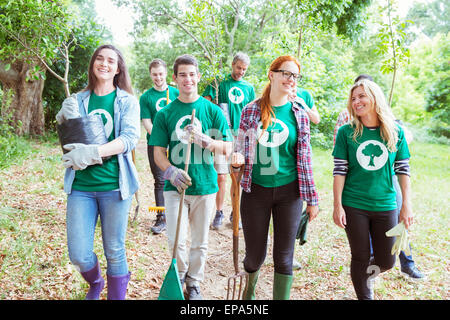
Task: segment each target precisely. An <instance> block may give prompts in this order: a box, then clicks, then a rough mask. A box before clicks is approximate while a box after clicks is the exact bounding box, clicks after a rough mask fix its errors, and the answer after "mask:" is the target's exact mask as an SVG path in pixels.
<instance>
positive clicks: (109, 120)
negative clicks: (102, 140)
mask: <svg viewBox="0 0 450 320" xmlns="http://www.w3.org/2000/svg"><path fill="white" fill-rule="evenodd" d="M95 114H99V115H100V116H102V115H103V116H102V119H103V124H104V126H105V133H106V138H109V136H110V135H111V133H112V131H113V128H114V125H113V124H114V122H113V119H112V117H111V114H110V113H109V112H108V111H106V110H103V109H95V110H93V111H91V112H90V113H89V115H95ZM105 119H106V122H105Z"/></svg>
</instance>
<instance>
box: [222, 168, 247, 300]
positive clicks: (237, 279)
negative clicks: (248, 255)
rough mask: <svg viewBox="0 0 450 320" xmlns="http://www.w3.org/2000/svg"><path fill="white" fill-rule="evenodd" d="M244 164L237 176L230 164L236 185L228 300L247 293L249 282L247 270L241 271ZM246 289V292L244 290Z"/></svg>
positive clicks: (233, 201)
mask: <svg viewBox="0 0 450 320" xmlns="http://www.w3.org/2000/svg"><path fill="white" fill-rule="evenodd" d="M243 168H244V166H242V167H241V171H240V172H239V173H238V175H237V177H236V176H235V174H234V172H233V167H231V166H230V176H231V181H232V183H233V186H234V192H233V195H232V207H233V264H234V273H235V274H234V275H232V276H231V277H229V278H228V288H227V300H241V299H242V297H243V296H244V294H245V290H246V289H247V284H248V274H247V272H239V200H240V198H239V193H240V191H241V188H240V186H239V182H240V180H241V176H242V173H243ZM243 288H245V289H244V292H242V290H243Z"/></svg>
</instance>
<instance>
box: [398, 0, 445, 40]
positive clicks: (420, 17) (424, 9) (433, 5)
mask: <svg viewBox="0 0 450 320" xmlns="http://www.w3.org/2000/svg"><path fill="white" fill-rule="evenodd" d="M406 19H408V20H412V21H414V25H412V26H410V29H413V28H417V29H419V30H420V31H421V32H423V33H424V34H425V35H427V36H428V37H430V38H433V37H434V36H435V35H436V34H438V33H442V34H447V33H448V32H449V31H450V2H449V1H442V0H434V1H431V2H426V3H424V2H416V3H414V5H413V7H412V8H411V9H410V10H409V12H408V15H407V16H406Z"/></svg>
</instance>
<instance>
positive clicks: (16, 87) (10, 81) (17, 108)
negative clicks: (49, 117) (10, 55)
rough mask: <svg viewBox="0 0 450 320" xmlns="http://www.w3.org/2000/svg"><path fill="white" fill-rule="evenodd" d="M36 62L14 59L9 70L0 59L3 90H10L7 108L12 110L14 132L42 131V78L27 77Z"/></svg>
mask: <svg viewBox="0 0 450 320" xmlns="http://www.w3.org/2000/svg"><path fill="white" fill-rule="evenodd" d="M36 64H38V62H35V64H34V65H31V64H28V63H26V62H24V61H16V62H15V63H14V64H12V65H11V68H10V69H9V70H5V64H4V63H2V62H1V61H0V82H1V84H2V88H3V90H4V91H5V92H6V91H7V90H10V89H11V90H12V92H13V95H12V101H11V104H10V105H9V110H12V112H13V119H12V120H13V121H14V123H15V124H16V133H17V134H19V135H23V134H35V135H41V134H43V133H44V124H45V123H44V109H43V106H42V91H43V89H44V80H42V79H39V80H35V79H29V80H28V81H27V76H29V75H30V72H31V70H32V69H33V68H34V66H35V65H36Z"/></svg>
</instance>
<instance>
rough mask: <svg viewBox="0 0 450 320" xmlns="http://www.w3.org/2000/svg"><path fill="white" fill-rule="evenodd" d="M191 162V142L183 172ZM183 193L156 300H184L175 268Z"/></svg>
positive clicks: (192, 119) (193, 117) (192, 120)
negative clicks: (165, 271) (168, 257)
mask: <svg viewBox="0 0 450 320" xmlns="http://www.w3.org/2000/svg"><path fill="white" fill-rule="evenodd" d="M194 119H195V109H193V110H192V116H191V124H194ZM190 160H191V141H189V142H188V144H187V150H186V158H185V162H184V171H186V172H188V169H189V161H190ZM185 191H186V190H183V191H182V192H181V198H180V205H179V207H178V218H177V231H176V233H175V242H174V244H173V254H172V263H171V264H170V267H169V271H167V274H166V277H165V278H164V282H163V284H162V286H161V289H160V291H159V297H158V300H184V294H183V287H182V286H181V281H180V276H179V275H178V268H177V247H178V236H179V234H180V221H181V213H182V212H183V203H184V195H185Z"/></svg>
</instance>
